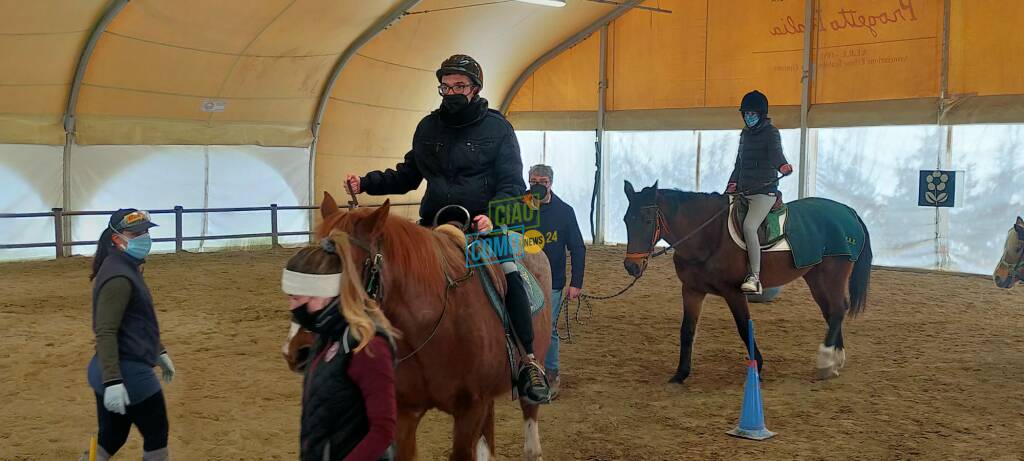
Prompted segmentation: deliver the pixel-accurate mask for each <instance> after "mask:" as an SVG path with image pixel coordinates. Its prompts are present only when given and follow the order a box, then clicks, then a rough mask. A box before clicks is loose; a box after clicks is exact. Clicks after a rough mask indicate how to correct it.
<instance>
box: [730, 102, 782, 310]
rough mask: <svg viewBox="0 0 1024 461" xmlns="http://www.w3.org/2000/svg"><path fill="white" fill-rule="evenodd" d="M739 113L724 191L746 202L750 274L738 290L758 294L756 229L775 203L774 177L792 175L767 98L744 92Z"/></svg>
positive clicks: (776, 191)
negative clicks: (735, 150) (732, 163)
mask: <svg viewBox="0 0 1024 461" xmlns="http://www.w3.org/2000/svg"><path fill="white" fill-rule="evenodd" d="M740 113H742V115H743V124H744V125H745V126H744V128H743V131H742V132H740V147H739V152H738V153H737V154H736V166H735V168H734V169H733V171H732V175H731V176H729V185H728V187H727V188H726V192H730V193H733V192H736V191H737V190H739V191H741V192H743V194H744V195H746V197H747V199H748V200H749V205H748V208H747V216H746V218H744V220H743V239H744V241H746V243H747V259H748V262H749V263H750V271H749V274H748V275H747V278H746V279H745V280H744V281H743V285H742V286H741V287H740V288H741V289H742V290H743V291H744V292H745V293H750V294H761V251H760V247H761V245H760V241H759V240H758V236H757V228H758V227H760V226H761V223H762V222H764V218H766V217H767V216H768V213H769V212H771V209H772V205H774V204H775V197H776V195H777V194H778V192H779V189H778V187H777V186H776V184H777V181H776V177H777V174H778V173H782V175H783V176H788V175H790V174H792V173H793V166H792V165H790V164H789V162H787V161H786V156H785V155H783V154H782V137H781V136H779V129H778V128H775V126H774V125H772V119H770V118H768V98H767V97H766V96H765V95H764V94H762V93H761V92H760V91H756V90H755V91H751V92H750V93H747V94H746V95H744V96H743V101H742V102H741V103H740ZM777 172H778V173H777Z"/></svg>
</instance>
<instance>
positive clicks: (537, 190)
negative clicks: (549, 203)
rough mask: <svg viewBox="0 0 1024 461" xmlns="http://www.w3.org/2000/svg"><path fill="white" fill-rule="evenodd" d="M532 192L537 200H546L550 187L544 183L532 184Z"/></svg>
mask: <svg viewBox="0 0 1024 461" xmlns="http://www.w3.org/2000/svg"><path fill="white" fill-rule="evenodd" d="M530 194H531V195H533V196H534V198H536V199H537V200H544V197H547V196H548V187H547V186H545V185H543V184H531V185H530Z"/></svg>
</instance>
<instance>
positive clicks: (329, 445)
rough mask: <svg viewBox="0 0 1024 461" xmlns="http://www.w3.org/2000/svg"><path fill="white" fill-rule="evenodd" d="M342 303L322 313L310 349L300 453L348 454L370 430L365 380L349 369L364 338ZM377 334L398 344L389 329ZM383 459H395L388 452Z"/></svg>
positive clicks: (317, 456)
mask: <svg viewBox="0 0 1024 461" xmlns="http://www.w3.org/2000/svg"><path fill="white" fill-rule="evenodd" d="M336 306H337V305H336V304H331V305H330V306H328V307H327V308H325V309H324V310H323V311H322V312H321V313H320V315H319V316H318V317H317V320H316V322H317V328H316V330H317V331H319V333H318V334H317V339H316V341H315V342H314V343H313V346H312V348H311V350H310V354H309V359H308V363H307V366H306V371H305V376H304V379H303V387H302V419H301V423H300V424H301V426H300V431H299V459H301V460H302V461H322V460H332V461H333V460H340V459H344V458H345V457H346V456H347V455H348V454H349V453H350V452H351V451H352V450H354V449H355V448H356V446H357V445H359V442H361V441H362V440H363V438H364V437H366V434H367V433H369V430H370V421H369V418H368V417H367V415H366V402H365V400H364V399H363V394H362V391H361V390H360V389H359V385H358V384H356V382H355V381H354V380H353V379H352V378H351V377H350V376H349V375H348V366H349V362H350V361H351V359H352V350H353V349H355V347H356V346H357V345H358V344H359V341H358V340H356V339H355V338H354V337H352V336H351V335H349V334H347V333H348V322H346V321H345V319H344V317H342V315H341V313H340V312H338V308H337V307H336ZM377 334H378V335H380V336H382V337H384V338H385V339H387V340H388V344H389V346H390V347H391V353H392V354H394V352H395V344H394V342H393V340H392V339H391V337H390V336H388V334H387V333H386V332H384V331H383V330H379V329H378V331H377ZM380 459H391V457H390V453H385V455H384V456H383V457H381V458H380Z"/></svg>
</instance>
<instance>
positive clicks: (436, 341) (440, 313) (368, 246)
mask: <svg viewBox="0 0 1024 461" xmlns="http://www.w3.org/2000/svg"><path fill="white" fill-rule="evenodd" d="M389 210H390V202H389V201H385V202H384V205H383V206H381V207H379V208H377V209H376V210H374V209H370V208H357V209H355V210H352V211H340V210H339V209H338V205H337V203H336V202H335V200H334V198H333V197H331V195H330V194H325V198H324V201H323V203H322V204H321V207H320V212H321V215H322V217H323V222H322V223H321V224H320V226H319V227H318V229H317V232H316V234H317V236H318V238H322V237H323V236H326V235H327V234H328V233H329V232H330V231H331V230H332V229H338V230H342V231H344V232H347V233H348V234H349V235H350V236H351V237H350V241H351V242H352V243H353V246H352V250H353V251H352V255H351V257H353V258H355V261H354V262H355V263H356V267H367V266H365V265H364V261H365V262H366V264H367V265H373V260H374V255H375V254H380V255H381V256H382V260H381V264H380V266H379V270H380V272H379V275H380V279H379V280H380V282H379V283H380V285H379V287H380V296H381V309H382V310H383V311H384V314H385V315H386V316H387V317H388V319H389V320H390V321H391V323H392V325H394V326H395V328H397V329H398V330H399V331H400V332H401V333H402V338H401V339H399V340H398V349H397V353H396V355H397V357H396V358H397V359H398V361H399V363H398V368H397V369H396V375H395V381H396V399H397V403H398V428H397V433H396V443H397V459H399V460H402V461H408V460H414V459H416V456H417V449H416V429H417V427H418V426H419V423H420V420H421V418H423V415H424V414H425V413H426V412H427V410H431V409H435V408H436V409H439V410H441V411H443V412H445V413H448V414H450V415H452V416H453V417H454V419H455V424H454V427H453V441H452V451H451V455H450V459H451V460H478V459H493V458H494V447H495V445H494V403H495V399H496V398H498V397H500V396H501V395H504V394H506V393H508V392H509V391H510V390H511V388H512V387H511V376H512V374H511V373H512V370H510V369H509V359H508V352H507V348H506V341H505V334H504V331H503V328H502V324H501V321H500V320H499V318H498V315H497V314H496V313H495V312H494V310H493V309H492V307H491V305H490V301H489V300H488V297H487V295H486V293H485V291H484V289H483V287H482V285H481V282H480V280H478V278H479V277H493V271H494V270H496V268H495V267H493V266H481V267H474V268H472V269H469V268H467V267H466V266H467V264H466V261H467V259H466V256H465V253H464V251H465V250H466V248H465V235H464V234H462V233H461V231H458V230H456V228H455V227H454V226H440V227H439V228H437V229H436V230H431V229H428V228H425V227H422V226H419V225H417V224H415V223H413V222H411V221H409V220H407V219H405V218H403V217H401V216H394V215H390V214H389ZM446 227H447V228H448V229H444V228H446ZM522 263H523V264H524V265H525V266H526V267H527V268H528V269H529V270H530V272H531V273H533V275H534V276H535V277H536V278H537V280H538V281H539V282H540V284H541V289H542V291H543V293H544V307H543V308H542V309H541V310H540V311H539V312H538V313H537V314H535V315H534V318H533V327H534V330H535V331H537V332H547V331H549V330H550V328H551V268H550V265H549V263H548V260H547V257H546V256H544V253H543V252H538V253H526V255H525V257H524V259H523V260H522ZM497 274H498V275H500V276H498V277H494V281H495V287H496V288H497V289H498V290H499V292H501V293H504V290H505V287H506V284H505V278H504V275H503V273H502V272H501V271H500V270H498V272H497ZM364 275H365V274H364ZM365 281H366V280H365V279H364V283H365ZM550 336H551V335H548V334H536V335H534V342H533V347H534V351H535V354H536V357H538V358H541V357H544V354H545V353H546V352H547V349H548V344H549V342H550V340H551V338H550ZM312 339H313V336H312V334H311V333H309V332H307V331H303V330H302V329H301V328H297V326H296V325H294V324H293V325H292V331H291V332H289V341H288V343H287V344H286V346H285V350H284V351H283V352H284V353H285V358H286V360H287V361H288V362H289V366H290V367H291V368H292V369H293V370H297V369H299V368H301V363H302V356H301V354H302V349H303V347H306V348H308V345H309V344H310V343H311V342H312ZM519 403H520V407H521V409H522V414H523V431H524V436H525V442H524V447H523V458H524V459H526V460H541V459H542V456H541V446H540V432H539V426H538V415H539V406H538V405H533V404H530V403H528V402H526V401H525V400H522V399H521V400H520V402H519Z"/></svg>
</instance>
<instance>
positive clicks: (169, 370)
mask: <svg viewBox="0 0 1024 461" xmlns="http://www.w3.org/2000/svg"><path fill="white" fill-rule="evenodd" d="M156 361H157V365H160V368H161V369H162V370H163V371H164V382H165V383H168V384H170V382H171V380H173V379H174V362H171V356H169V355H167V353H166V352H164V353H163V354H160V357H157V359H156Z"/></svg>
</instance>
